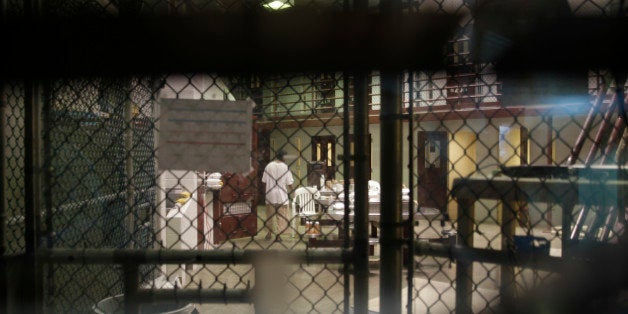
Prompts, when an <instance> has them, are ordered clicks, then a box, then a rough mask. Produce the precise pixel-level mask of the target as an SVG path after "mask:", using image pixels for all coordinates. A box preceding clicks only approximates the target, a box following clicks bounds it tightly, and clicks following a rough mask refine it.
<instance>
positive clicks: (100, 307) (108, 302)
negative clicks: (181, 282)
mask: <svg viewBox="0 0 628 314" xmlns="http://www.w3.org/2000/svg"><path fill="white" fill-rule="evenodd" d="M92 309H93V310H94V313H97V314H122V313H124V294H118V295H116V296H113V297H108V298H106V299H102V300H100V301H99V302H98V303H96V304H95V305H94V306H92ZM192 311H194V305H193V304H190V303H188V304H176V303H167V302H160V303H156V304H143V305H142V306H141V309H140V313H142V314H190V313H192Z"/></svg>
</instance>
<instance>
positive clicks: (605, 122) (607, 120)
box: [584, 94, 617, 166]
mask: <svg viewBox="0 0 628 314" xmlns="http://www.w3.org/2000/svg"><path fill="white" fill-rule="evenodd" d="M616 106H617V95H616V94H613V96H611V103H610V105H609V107H608V108H607V109H606V113H605V114H604V118H603V119H602V122H601V124H600V126H599V128H598V130H597V133H596V135H595V138H594V140H593V145H591V148H590V149H589V153H588V154H587V158H586V159H585V160H584V164H585V165H587V166H588V165H590V164H591V163H592V162H593V159H594V158H595V155H596V154H597V151H598V150H599V149H601V145H602V144H603V143H602V137H603V135H604V134H606V132H607V131H606V130H607V129H608V127H609V125H610V124H611V116H612V115H613V111H614V109H615V107H616Z"/></svg>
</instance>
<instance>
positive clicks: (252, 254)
mask: <svg viewBox="0 0 628 314" xmlns="http://www.w3.org/2000/svg"><path fill="white" fill-rule="evenodd" d="M266 256H282V258H283V259H285V261H284V262H285V263H287V264H290V263H292V264H303V263H306V264H325V263H331V264H334V263H338V264H340V263H343V262H346V263H351V262H352V261H353V251H352V250H345V249H326V250H324V251H318V250H308V251H284V250H240V249H233V250H229V251H227V250H208V251H194V250H144V249H133V250H129V249H82V250H81V249H52V250H48V249H42V250H40V251H39V252H38V258H39V259H40V260H41V261H42V262H47V263H58V264H83V263H85V264H100V265H103V264H122V263H126V262H129V263H131V262H132V263H139V264H252V263H253V262H254V261H255V260H256V259H258V258H263V257H266Z"/></svg>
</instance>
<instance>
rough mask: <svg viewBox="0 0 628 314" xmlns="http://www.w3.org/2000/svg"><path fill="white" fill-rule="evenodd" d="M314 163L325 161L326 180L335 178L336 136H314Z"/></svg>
mask: <svg viewBox="0 0 628 314" xmlns="http://www.w3.org/2000/svg"><path fill="white" fill-rule="evenodd" d="M312 161H323V163H324V165H325V166H324V167H323V173H324V174H325V180H327V179H333V178H334V175H335V171H336V137H335V136H333V135H327V136H312Z"/></svg>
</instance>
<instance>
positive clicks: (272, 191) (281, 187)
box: [262, 159, 294, 205]
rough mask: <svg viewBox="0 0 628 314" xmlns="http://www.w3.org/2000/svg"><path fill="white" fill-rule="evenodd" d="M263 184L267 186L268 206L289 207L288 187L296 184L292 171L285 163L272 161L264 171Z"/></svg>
mask: <svg viewBox="0 0 628 314" xmlns="http://www.w3.org/2000/svg"><path fill="white" fill-rule="evenodd" d="M262 182H264V183H265V184H266V204H272V205H288V190H287V186H289V185H292V183H294V179H293V178H292V171H290V169H288V165H286V164H285V163H284V162H283V161H281V160H279V159H276V160H273V161H271V162H270V163H269V164H268V165H267V166H266V169H264V175H263V176H262Z"/></svg>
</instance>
